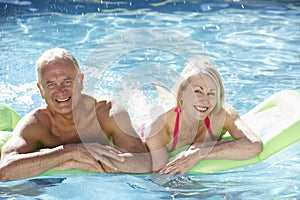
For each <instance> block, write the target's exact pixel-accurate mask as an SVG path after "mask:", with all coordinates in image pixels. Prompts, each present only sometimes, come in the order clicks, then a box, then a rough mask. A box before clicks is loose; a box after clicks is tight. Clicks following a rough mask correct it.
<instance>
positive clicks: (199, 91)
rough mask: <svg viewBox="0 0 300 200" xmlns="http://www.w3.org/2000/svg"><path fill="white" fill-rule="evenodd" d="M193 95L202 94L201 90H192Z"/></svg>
mask: <svg viewBox="0 0 300 200" xmlns="http://www.w3.org/2000/svg"><path fill="white" fill-rule="evenodd" d="M194 92H195V93H199V94H200V93H202V92H201V90H194Z"/></svg>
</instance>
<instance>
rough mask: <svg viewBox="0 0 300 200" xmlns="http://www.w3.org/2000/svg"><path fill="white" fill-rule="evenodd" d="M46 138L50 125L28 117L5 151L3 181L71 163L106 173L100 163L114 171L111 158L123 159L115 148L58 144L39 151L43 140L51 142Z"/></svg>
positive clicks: (0, 166)
mask: <svg viewBox="0 0 300 200" xmlns="http://www.w3.org/2000/svg"><path fill="white" fill-rule="evenodd" d="M46 135H47V126H42V125H41V124H39V120H38V119H37V118H35V117H34V116H26V117H24V118H23V119H22V120H21V121H20V122H19V124H18V126H17V127H16V129H15V132H14V134H13V137H12V138H11V139H10V140H9V141H8V142H7V143H6V144H5V145H4V146H3V148H2V152H1V153H2V154H1V161H0V181H9V180H17V179H23V178H29V177H32V176H36V175H38V174H40V173H42V172H44V171H46V170H49V169H52V168H54V167H56V166H59V165H62V164H64V163H66V162H69V161H77V163H82V165H84V166H85V167H84V169H85V170H88V171H99V172H103V169H102V167H101V166H100V165H99V163H98V160H100V161H101V162H104V163H106V164H107V165H108V166H111V167H112V168H114V166H113V165H112V164H111V163H110V162H109V161H107V158H110V157H112V158H114V159H117V160H119V161H122V160H123V158H121V157H118V156H117V153H116V152H114V151H113V150H112V149H111V148H108V147H105V146H103V145H100V144H87V145H83V144H67V145H57V146H56V147H53V148H51V149H46V150H42V151H36V148H37V147H38V145H40V144H41V143H42V142H41V141H42V140H43V139H42V138H44V140H50V138H49V136H46Z"/></svg>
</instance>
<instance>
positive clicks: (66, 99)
mask: <svg viewBox="0 0 300 200" xmlns="http://www.w3.org/2000/svg"><path fill="white" fill-rule="evenodd" d="M69 99H70V97H67V98H65V99H56V101H58V102H64V101H68V100H69Z"/></svg>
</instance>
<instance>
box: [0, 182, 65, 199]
mask: <svg viewBox="0 0 300 200" xmlns="http://www.w3.org/2000/svg"><path fill="white" fill-rule="evenodd" d="M64 180H65V178H43V179H41V178H36V179H34V178H33V179H30V180H27V181H19V182H21V183H18V181H16V182H15V183H16V184H13V185H11V184H12V183H9V184H8V186H2V185H3V184H1V185H0V195H1V197H3V198H4V197H12V196H15V195H17V196H25V197H36V196H39V195H41V194H43V193H45V192H46V189H47V188H48V187H52V186H56V185H58V184H60V183H62V182H63V181H64ZM10 185H11V186H10ZM1 199H2V198H1Z"/></svg>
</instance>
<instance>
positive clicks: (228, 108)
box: [222, 103, 240, 120]
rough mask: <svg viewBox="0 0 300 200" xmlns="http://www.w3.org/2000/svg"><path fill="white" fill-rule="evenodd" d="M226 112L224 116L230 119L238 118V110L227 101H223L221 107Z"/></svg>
mask: <svg viewBox="0 0 300 200" xmlns="http://www.w3.org/2000/svg"><path fill="white" fill-rule="evenodd" d="M222 109H223V110H224V112H225V114H226V118H230V119H233V120H235V119H238V118H240V116H239V114H238V112H237V111H236V110H235V108H234V107H233V106H232V105H231V104H229V103H225V104H224V106H223V108H222Z"/></svg>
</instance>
